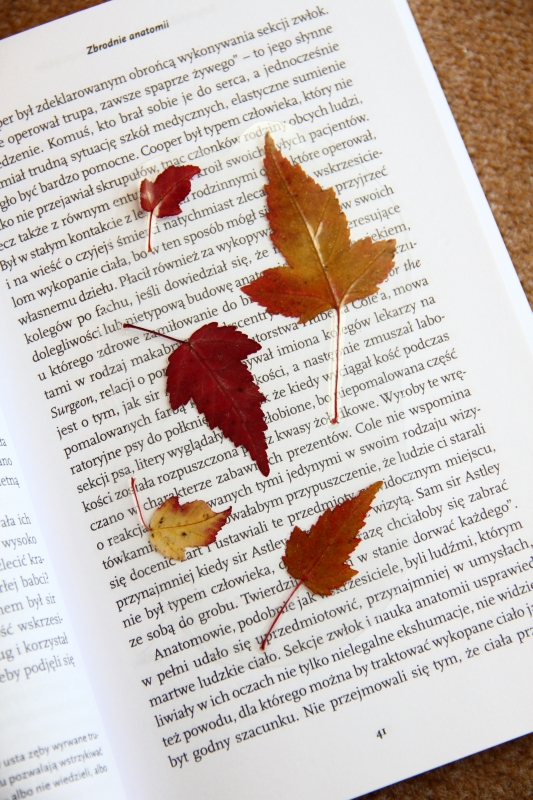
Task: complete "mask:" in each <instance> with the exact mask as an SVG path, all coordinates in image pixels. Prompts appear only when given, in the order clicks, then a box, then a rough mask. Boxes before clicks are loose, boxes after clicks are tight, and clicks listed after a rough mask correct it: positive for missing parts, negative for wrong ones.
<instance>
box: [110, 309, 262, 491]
mask: <svg viewBox="0 0 533 800" xmlns="http://www.w3.org/2000/svg"><path fill="white" fill-rule="evenodd" d="M124 327H125V328H136V329H137V330H141V331H146V332H147V333H152V334H154V335H158V336H163V337H164V338H165V339H170V340H171V341H173V342H177V343H178V344H179V347H177V348H176V349H175V350H174V352H173V353H171V354H170V356H169V359H168V367H167V372H166V374H167V392H168V394H169V395H170V405H171V407H172V408H174V409H176V408H179V407H180V406H184V405H186V403H188V402H189V400H193V401H194V403H195V405H196V408H197V409H198V411H199V412H200V414H204V416H205V418H206V420H207V422H208V424H209V427H210V428H211V429H213V428H220V430H221V431H222V433H223V434H224V436H226V437H227V438H228V439H231V441H232V442H233V443H234V444H235V445H236V446H237V447H238V446H240V445H242V446H243V447H244V448H246V450H248V452H249V453H250V455H251V457H252V458H253V460H254V461H255V462H256V463H257V466H258V467H259V469H260V470H261V472H262V473H263V475H268V474H269V472H270V466H269V464H268V457H267V443H266V439H265V433H264V432H265V431H266V429H267V425H266V422H265V418H264V414H263V410H262V408H261V403H263V402H264V400H265V397H264V395H263V394H261V392H260V390H259V388H258V386H257V384H256V383H255V382H254V378H253V375H252V373H251V372H250V370H249V369H248V367H247V366H246V364H243V359H245V358H248V356H249V355H251V354H252V353H256V352H257V351H258V350H261V345H260V344H258V343H257V342H254V340H253V339H250V338H249V337H248V336H246V334H244V333H241V332H240V331H239V330H237V328H235V327H234V326H233V325H224V326H219V325H218V323H217V322H209V323H208V324H207V325H203V326H202V327H201V328H198V330H197V331H195V332H194V333H193V334H192V336H191V338H190V339H189V340H188V341H182V340H180V339H175V338H174V337H173V336H167V335H166V334H160V333H157V331H150V330H148V328H141V327H139V326H137V325H129V324H126V325H124Z"/></svg>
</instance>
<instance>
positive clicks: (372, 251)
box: [242, 133, 396, 422]
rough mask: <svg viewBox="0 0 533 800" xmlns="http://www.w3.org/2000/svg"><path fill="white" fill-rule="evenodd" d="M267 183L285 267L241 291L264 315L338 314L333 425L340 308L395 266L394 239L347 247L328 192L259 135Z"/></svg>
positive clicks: (344, 224) (340, 215)
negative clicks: (262, 307) (326, 312)
mask: <svg viewBox="0 0 533 800" xmlns="http://www.w3.org/2000/svg"><path fill="white" fill-rule="evenodd" d="M265 169H266V174H267V178H268V183H267V184H266V186H265V191H266V196H267V204H268V215H267V216H268V220H269V222H270V227H271V229H272V230H271V239H272V242H273V244H274V245H275V246H276V247H277V248H278V250H279V251H280V252H281V254H282V255H283V256H284V257H285V259H286V262H287V264H288V266H286V267H275V268H274V269H268V270H266V271H265V272H263V274H262V275H261V276H260V277H259V278H257V279H256V280H255V281H252V282H251V283H249V284H248V285H247V286H244V287H242V291H243V292H245V293H246V294H247V295H248V296H249V297H251V298H252V300H255V302H256V303H259V304H260V305H262V306H264V307H265V308H266V309H267V311H268V312H269V313H270V314H283V315H284V316H286V317H298V322H300V323H303V322H308V321H309V320H310V319H313V318H314V317H316V316H317V315H318V314H321V313H322V312H324V311H329V310H330V309H334V310H335V311H336V312H337V360H336V368H335V418H334V419H333V422H337V420H338V409H337V395H338V380H339V356H340V353H339V348H340V335H339V334H340V311H341V308H342V306H344V305H347V304H348V303H353V302H354V301H355V300H361V299H362V298H364V297H368V295H371V294H374V292H376V291H377V289H378V285H379V284H380V283H381V282H382V281H384V280H385V278H386V277H387V275H388V274H389V272H390V271H391V269H392V267H393V266H394V261H393V258H394V252H395V247H396V240H395V239H387V240H385V241H380V242H372V240H371V239H370V238H366V239H359V240H358V241H356V242H353V243H352V242H350V230H349V227H348V221H347V219H346V215H345V214H344V212H343V211H342V209H341V207H340V204H339V201H338V199H337V197H336V195H335V191H334V189H332V188H329V189H322V187H321V186H319V184H318V183H317V182H316V181H315V180H313V178H311V177H310V176H309V175H306V173H305V172H304V170H303V169H302V168H301V166H300V165H299V164H292V163H291V162H290V161H289V160H288V159H286V158H284V156H283V155H282V154H281V152H280V151H279V150H278V149H277V148H276V146H275V144H274V140H273V139H272V137H271V135H270V134H269V133H267V134H266V137H265Z"/></svg>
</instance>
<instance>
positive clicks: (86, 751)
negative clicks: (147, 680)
mask: <svg viewBox="0 0 533 800" xmlns="http://www.w3.org/2000/svg"><path fill="white" fill-rule="evenodd" d="M0 470H1V474H0V510H1V513H2V517H1V519H0V547H1V548H2V550H1V553H0V576H1V577H0V643H1V645H0V698H1V703H0V708H1V725H0V742H1V746H2V760H1V762H0V797H2V800H4V798H6V800H8V799H9V800H12V798H13V797H16V798H17V800H18V798H19V797H20V798H22V797H33V796H35V795H36V794H44V795H49V796H51V797H53V796H61V794H63V795H64V794H65V790H67V791H68V793H69V797H72V798H76V800H77V798H80V800H82V799H83V798H90V797H94V796H95V793H97V794H98V796H99V797H105V798H109V799H110V800H111V798H118V797H123V793H122V788H121V785H120V779H119V777H118V773H117V770H116V765H115V763H114V760H113V757H112V755H111V752H110V748H109V743H108V741H107V737H106V735H105V732H104V730H103V726H102V721H101V719H100V716H99V713H98V710H97V708H96V703H95V700H94V695H93V693H92V689H91V686H90V684H89V681H88V679H87V675H86V674H85V670H84V668H83V665H82V663H81V658H80V653H79V650H78V647H77V644H76V641H75V636H74V633H73V630H72V625H71V623H70V621H69V619H68V612H67V609H66V607H65V602H64V599H63V597H62V596H61V590H60V587H59V585H58V582H57V578H56V576H55V574H54V569H53V568H52V565H51V563H50V557H49V554H48V552H47V549H46V546H45V544H44V542H43V539H42V535H41V531H40V530H39V525H38V521H37V519H36V516H35V511H34V509H33V506H32V503H31V499H30V497H29V495H28V491H27V488H26V484H25V481H24V478H23V475H22V472H21V470H20V466H19V464H18V462H17V456H16V452H15V448H14V447H13V442H12V441H11V437H10V435H9V432H8V429H7V425H6V422H5V419H4V418H3V415H2V413H1V412H0Z"/></svg>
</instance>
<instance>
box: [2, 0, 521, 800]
mask: <svg viewBox="0 0 533 800" xmlns="http://www.w3.org/2000/svg"><path fill="white" fill-rule="evenodd" d="M178 5H179V8H178ZM0 59H1V61H2V64H3V67H4V74H5V75H10V76H11V77H10V80H9V82H5V83H4V85H3V91H2V100H1V108H0V225H1V232H0V233H1V235H0V251H1V252H0V271H1V280H0V363H1V365H2V370H1V378H0V409H1V411H0V744H1V747H0V750H1V758H0V800H19V798H26V797H37V796H40V795H43V796H50V797H54V798H55V797H57V798H61V797H65V798H67V797H68V798H69V799H70V798H73V799H74V798H75V800H78V798H80V799H81V798H95V797H98V798H102V799H103V798H109V800H116V799H117V798H121V797H127V798H128V800H137V799H138V800H146V798H155V797H158V798H161V799H162V800H163V799H165V800H170V799H171V798H175V797H177V796H180V797H188V798H200V797H207V796H211V795H216V797H217V798H220V799H221V800H223V799H224V798H226V799H227V800H229V799H230V798H231V800H248V798H250V797H254V798H255V797H257V798H265V800H267V799H268V800H271V799H272V798H275V797H276V798H278V797H281V798H291V799H292V798H306V800H309V799H311V800H312V799H313V798H316V800H319V798H320V799H321V800H322V798H325V797H327V798H328V799H329V800H347V799H348V798H352V797H355V796H359V795H361V794H364V793H366V792H368V791H370V790H373V789H376V788H379V787H380V786H384V785H386V784H389V783H393V782H395V781H398V780H401V779H403V778H406V777H408V776H410V775H413V774H415V773H418V772H421V771H424V770H427V769H430V768H432V767H435V766H437V765H440V764H443V763H445V762H448V761H451V760H454V759H457V758H460V757H462V756H465V755H467V754H470V753H472V752H475V751H477V750H481V749H484V748H487V747H490V746H492V745H494V744H497V743H499V742H502V741H505V740H507V739H511V738H513V737H517V736H520V735H522V734H525V733H527V732H529V731H531V730H532V729H533V714H532V711H531V705H530V704H529V703H528V702H526V701H525V697H526V691H527V689H526V688H525V687H527V686H528V685H529V680H528V679H529V676H530V665H531V658H532V652H533V650H532V649H533V604H532V598H533V594H532V591H533V572H532V568H533V554H531V553H530V552H529V550H530V549H531V547H532V546H533V540H532V538H531V532H530V531H531V524H532V522H533V500H532V495H531V490H530V476H531V472H532V466H533V464H532V462H533V455H532V453H533V447H532V445H533V441H532V440H533V435H532V434H533V431H532V423H531V414H530V402H529V401H530V398H531V390H532V388H533V359H532V353H531V345H532V342H533V329H532V326H531V315H530V310H529V307H528V305H527V302H526V300H525V297H524V295H523V293H522V290H521V288H520V286H519V283H518V280H517V278H516V275H515V273H514V270H513V267H512V265H511V263H510V261H509V258H508V255H507V253H506V250H505V247H504V245H503V242H502V240H501V237H500V235H499V233H498V230H497V228H496V225H495V223H494V220H493V218H492V215H491V213H490V210H489V208H488V206H487V203H486V201H485V198H484V196H483V194H482V191H481V189H480V187H479V184H478V181H477V179H476V177H475V174H474V171H473V168H472V166H471V164H470V161H469V159H468V156H467V154H466V151H465V149H464V147H463V144H462V142H461V140H460V137H459V134H458V132H457V129H456V127H455V124H454V122H453V119H452V117H451V115H450V112H449V109H448V107H447V105H446V102H445V100H444V97H443V95H442V92H441V90H440V87H439V85H438V82H437V80H436V77H435V75H434V73H433V70H432V68H431V65H430V63H429V59H428V57H427V54H426V52H425V50H424V47H423V45H422V42H421V40H420V37H419V35H418V32H417V30H416V27H415V25H414V23H413V20H412V17H411V15H410V12H409V10H408V7H407V4H406V3H405V2H403V0H357V1H356V2H354V0H331V2H328V3H327V4H326V5H322V4H319V5H308V6H306V5H305V4H302V3H300V2H299V0H284V2H280V1H279V0H272V2H271V3H269V4H268V6H264V7H263V6H261V5H260V4H250V3H245V2H243V1H242V0H234V2H232V3H231V4H225V5H224V4H215V5H214V4H212V3H208V2H207V1H206V0H197V2H195V3H193V4H183V3H180V4H176V3H172V2H170V1H167V0H163V1H162V2H159V3H158V4H146V3H140V2H137V0H132V2H127V3H126V2H121V0H116V1H115V2H114V3H109V4H104V5H101V6H98V7H96V8H93V9H91V10H88V11H85V12H82V13H81V14H76V15H74V16H71V17H68V18H65V19H62V20H59V21H57V22H54V23H52V24H50V25H46V26H44V27H42V28H40V29H34V30H30V31H28V32H26V33H24V34H21V35H19V36H16V37H13V38H12V39H9V40H6V41H3V42H2V43H1V44H0ZM15 65H16V69H15V68H14V67H15ZM267 131H270V132H271V134H272V136H273V138H274V140H275V141H276V144H277V146H278V147H279V148H280V150H281V151H282V153H283V155H284V156H285V157H286V158H287V159H289V160H290V161H291V162H292V163H293V164H296V163H299V164H300V165H301V166H302V167H303V169H304V170H305V171H306V172H307V173H308V174H309V175H310V176H311V177H313V178H314V180H315V181H317V182H318V183H319V184H320V185H321V186H323V187H327V186H333V187H334V189H335V192H336V195H337V197H338V198H339V201H340V203H341V206H342V209H343V211H344V213H345V214H346V217H347V219H348V222H349V225H350V231H351V236H352V241H355V240H357V239H362V238H365V237H370V239H371V240H372V241H373V242H379V241H382V240H383V241H385V240H388V239H395V240H396V255H395V259H396V261H395V267H394V269H393V270H392V272H391V273H390V275H389V277H388V278H387V279H386V280H385V281H384V282H383V283H382V285H381V287H380V289H379V291H378V292H377V293H376V294H374V295H371V296H369V297H368V298H365V299H362V300H360V301H357V302H355V303H352V304H350V305H348V306H347V307H346V308H345V309H344V310H343V312H342V315H341V321H342V325H341V327H342V331H341V341H340V342H339V349H340V351H341V353H342V369H341V382H340V386H339V401H340V420H339V422H338V424H336V425H332V424H331V422H330V419H331V400H332V392H333V391H334V388H332V381H331V363H332V353H334V351H335V349H336V336H335V329H334V326H333V319H332V316H331V315H330V314H328V313H324V314H321V315H320V316H318V317H317V318H315V319H313V320H311V321H310V322H308V323H306V324H305V325H299V324H297V322H296V320H294V319H290V318H287V317H283V316H280V315H270V314H268V313H266V312H265V310H264V309H263V308H262V307H261V306H259V305H257V304H256V303H254V302H252V301H251V299H250V298H249V297H248V296H247V295H246V294H245V293H243V292H242V291H241V289H242V287H244V286H246V285H247V284H248V283H250V281H252V280H254V279H255V278H257V277H258V275H260V274H261V272H262V271H263V270H264V269H269V268H272V267H276V266H280V264H281V263H282V261H280V254H279V252H278V251H276V249H275V248H274V246H273V245H272V242H271V239H270V230H269V224H268V220H267V218H266V215H265V212H266V205H265V198H264V184H265V171H264V166H263V155H264V142H265V134H266V132H267ZM185 163H189V164H194V165H197V166H198V167H200V169H201V172H200V174H199V175H197V176H196V177H195V178H194V179H193V181H192V190H191V193H190V194H189V196H188V197H187V198H186V200H185V201H184V202H183V212H182V213H181V214H180V215H178V216H175V217H169V218H165V219H159V220H157V221H155V224H154V229H153V236H152V248H153V252H151V253H148V252H147V215H146V214H145V213H144V212H142V210H141V207H140V204H139V184H140V181H141V179H143V178H146V177H148V178H151V179H152V180H153V179H154V177H155V176H156V175H157V174H158V172H159V171H161V170H162V169H163V168H165V167H166V166H168V165H169V164H185ZM124 322H130V323H132V324H134V325H138V326H141V327H145V328H149V329H151V330H154V331H160V332H164V333H166V334H167V335H170V336H175V337H176V338H182V339H187V338H188V337H190V336H191V335H192V334H193V333H194V331H195V330H197V329H198V328H200V327H201V326H202V325H205V324H206V323H209V322H217V323H218V324H219V325H234V326H236V327H237V328H238V329H239V330H241V331H243V332H245V333H246V334H247V335H248V336H250V337H251V338H252V339H254V340H255V341H257V342H258V343H259V344H261V350H260V351H258V352H257V353H256V354H255V355H254V356H252V357H251V358H250V359H249V360H248V362H247V363H248V366H249V368H250V370H251V371H252V373H253V374H254V377H255V380H256V382H257V383H258V385H259V387H260V388H261V390H262V392H263V394H265V396H266V398H267V399H266V401H265V403H264V404H263V410H264V413H265V419H266V421H267V425H268V430H267V441H268V459H269V464H270V473H269V475H268V476H265V475H264V474H261V472H260V471H259V470H258V469H257V465H256V464H255V462H254V461H253V460H252V459H251V458H250V455H249V453H248V452H247V451H246V450H244V449H243V448H242V447H235V446H234V445H233V443H232V442H231V441H229V440H228V439H225V438H224V437H223V436H222V434H221V433H220V431H218V429H215V430H211V429H210V428H209V426H208V425H207V423H206V421H205V419H204V418H203V417H202V415H200V414H199V413H198V411H197V409H196V408H195V406H194V404H192V403H189V404H187V405H186V406H184V407H181V408H179V409H177V410H172V409H171V408H170V405H169V401H168V396H167V394H166V390H165V389H166V384H165V370H166V366H167V359H168V355H169V353H171V352H172V350H173V348H174V345H172V343H170V342H168V340H165V339H160V338H158V337H152V336H151V335H150V334H146V335H145V334H143V333H141V332H139V331H135V330H124V329H123V328H122V325H123V323H124ZM132 476H135V477H136V480H137V489H138V492H139V497H140V502H141V505H142V508H143V511H144V514H145V515H146V516H147V517H149V516H150V515H151V513H152V512H153V510H154V509H156V508H157V507H158V506H159V505H160V504H161V503H162V502H163V501H164V500H165V499H166V498H168V497H169V496H172V495H177V496H179V497H180V499H182V501H188V500H193V499H196V498H199V499H202V500H205V501H206V502H209V504H210V505H211V506H212V507H213V508H214V509H216V510H217V511H219V510H222V509H224V508H227V507H228V506H231V507H232V512H231V515H230V518H229V520H228V522H227V524H226V525H225V526H224V528H223V529H222V530H221V531H220V533H219V534H218V538H217V540H216V542H215V543H213V544H211V545H209V546H208V547H199V548H194V549H189V550H188V551H187V559H186V560H185V561H184V562H180V561H175V560H173V559H167V558H165V557H164V556H162V555H160V554H159V553H158V552H156V551H154V549H153V548H152V547H151V545H150V541H149V537H148V534H147V532H146V531H145V530H144V528H143V526H142V525H141V523H140V520H139V518H138V515H137V510H136V507H135V504H134V502H133V498H132V494H131V488H130V478H131V477H132ZM378 480H379V481H383V485H382V487H381V489H380V491H379V493H378V495H377V497H376V499H375V501H374V503H373V508H372V510H371V511H370V513H369V515H368V517H367V520H366V525H365V527H364V528H363V529H362V531H361V538H362V542H361V544H360V545H359V547H358V548H357V550H356V551H355V553H354V555H353V556H352V558H351V563H352V566H353V567H354V569H357V570H358V575H357V576H356V577H355V578H353V580H351V581H350V582H349V583H348V584H346V585H345V586H344V587H342V589H341V590H338V591H337V592H335V593H334V594H333V595H332V596H331V597H319V596H318V595H313V593H311V592H308V591H303V590H302V591H301V593H299V594H295V596H294V599H293V601H291V603H290V604H289V606H287V608H286V610H285V612H284V614H283V615H282V620H281V621H280V624H279V626H278V628H277V630H276V631H275V632H274V634H273V635H272V637H271V640H270V641H269V643H268V645H267V647H266V648H265V650H261V649H260V643H261V640H262V637H263V636H264V634H265V632H266V630H267V628H268V624H269V622H270V620H271V619H272V617H273V615H275V614H276V610H277V609H278V608H279V607H280V605H281V604H282V602H283V600H284V598H285V594H284V593H285V590H286V589H288V588H290V587H291V586H292V581H291V579H290V576H288V575H287V571H286V569H285V566H284V563H283V561H282V560H281V557H282V555H283V554H284V552H285V542H286V540H287V538H288V536H289V535H290V533H291V530H292V529H293V528H294V526H295V525H299V526H300V527H301V528H302V529H303V530H308V529H309V528H310V526H311V525H312V524H313V523H314V522H316V520H317V518H318V517H319V515H320V514H321V513H322V512H323V511H324V510H325V509H326V508H331V507H333V506H334V505H335V504H337V503H339V502H341V501H342V500H343V499H344V498H346V497H352V496H354V495H355V494H357V492H359V491H360V490H361V489H364V488H366V487H367V486H368V485H369V484H371V483H373V482H375V481H378Z"/></svg>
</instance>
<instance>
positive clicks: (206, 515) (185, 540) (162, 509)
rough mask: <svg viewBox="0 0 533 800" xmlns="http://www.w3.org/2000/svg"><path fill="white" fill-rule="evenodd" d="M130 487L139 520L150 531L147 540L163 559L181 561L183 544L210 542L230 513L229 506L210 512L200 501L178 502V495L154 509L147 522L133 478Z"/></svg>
mask: <svg viewBox="0 0 533 800" xmlns="http://www.w3.org/2000/svg"><path fill="white" fill-rule="evenodd" d="M131 488H132V491H133V496H134V498H135V502H136V504H137V510H138V512H139V516H140V518H141V522H142V523H143V525H144V527H145V528H146V530H148V531H150V541H151V543H152V545H153V547H155V549H156V550H157V551H158V552H159V553H162V555H164V556H165V558H174V559H176V560H178V561H183V560H184V559H185V548H186V547H204V546H205V545H208V544H213V542H214V541H215V539H216V538H217V533H218V532H219V530H220V529H221V527H222V526H223V525H225V524H226V521H227V519H228V517H229V515H230V514H231V506H230V507H229V508H226V510H225V511H213V509H212V508H210V507H209V506H208V504H207V503H204V501H203V500H193V501H192V502H190V503H184V504H183V505H181V504H180V501H179V498H178V497H176V496H173V497H169V498H167V499H166V500H165V502H164V503H163V504H162V505H160V506H159V508H157V509H156V510H155V511H154V514H153V516H152V521H151V523H150V525H147V524H146V522H145V520H144V517H143V513H142V509H141V505H140V503H139V498H138V497H137V491H136V489H135V478H132V479H131Z"/></svg>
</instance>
